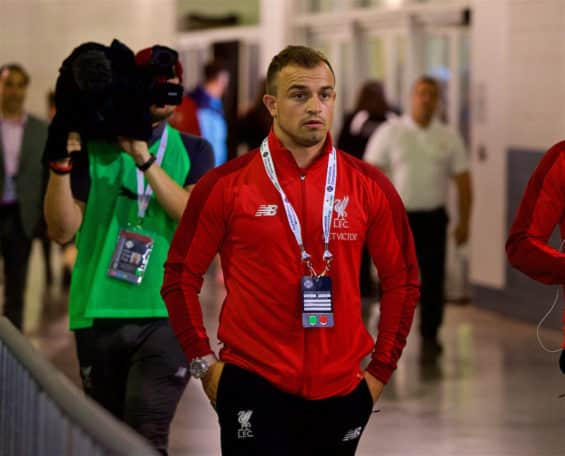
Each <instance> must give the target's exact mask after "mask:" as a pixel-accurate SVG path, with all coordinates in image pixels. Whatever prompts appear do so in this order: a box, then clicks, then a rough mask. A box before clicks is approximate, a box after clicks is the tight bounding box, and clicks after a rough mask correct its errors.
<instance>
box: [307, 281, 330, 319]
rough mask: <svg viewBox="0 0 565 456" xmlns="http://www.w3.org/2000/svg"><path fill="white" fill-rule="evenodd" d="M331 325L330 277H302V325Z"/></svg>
mask: <svg viewBox="0 0 565 456" xmlns="http://www.w3.org/2000/svg"><path fill="white" fill-rule="evenodd" d="M333 325H334V314H333V306H332V279H331V277H328V276H321V277H315V276H305V277H302V326H303V327H304V328H333Z"/></svg>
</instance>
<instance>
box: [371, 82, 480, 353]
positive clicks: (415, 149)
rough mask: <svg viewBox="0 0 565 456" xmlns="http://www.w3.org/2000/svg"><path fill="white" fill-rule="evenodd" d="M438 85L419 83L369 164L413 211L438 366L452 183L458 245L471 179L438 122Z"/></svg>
mask: <svg viewBox="0 0 565 456" xmlns="http://www.w3.org/2000/svg"><path fill="white" fill-rule="evenodd" d="M439 95H440V90H439V85H438V83H437V81H436V80H435V79H433V78H430V77H427V76H422V77H420V78H419V79H417V80H416V82H415V83H414V86H413V88H412V94H411V110H410V113H409V114H407V115H404V116H403V117H401V118H398V119H391V120H390V121H388V122H387V123H385V124H384V125H382V126H381V127H380V128H379V129H377V131H376V132H375V133H374V134H373V135H372V137H371V138H370V139H369V142H368V144H367V148H366V150H365V155H364V159H365V161H367V162H369V163H371V164H373V165H375V166H378V167H379V168H381V169H383V170H384V171H385V172H386V173H387V174H388V176H389V177H390V178H391V180H392V182H393V184H394V186H395V187H396V189H397V191H398V193H399V194H400V196H401V198H402V201H403V203H404V205H405V207H406V210H407V212H408V218H409V221H410V227H411V229H412V233H413V235H414V241H415V243H416V253H417V256H418V263H419V266H420V274H421V281H422V288H421V296H420V334H421V336H422V352H421V361H422V362H426V363H427V362H435V361H436V360H437V358H438V357H439V355H441V352H442V346H441V344H440V343H439V341H438V331H439V328H440V326H441V322H442V318H443V290H444V279H445V251H446V237H447V234H446V232H447V214H446V210H445V205H446V202H447V201H446V198H447V190H448V185H449V180H450V179H453V180H454V182H455V184H456V187H457V193H458V210H459V217H458V223H457V227H456V229H455V232H454V236H455V242H456V244H457V245H461V244H464V243H465V242H466V241H467V239H468V236H469V216H470V210H471V179H470V174H469V163H468V158H467V154H466V151H465V148H464V145H463V141H462V140H461V138H460V136H459V135H458V134H457V133H456V132H454V131H452V130H451V129H449V128H448V127H447V126H446V125H444V124H442V123H440V122H439V121H438V120H437V119H435V118H434V114H435V111H436V108H437V105H438V101H439Z"/></svg>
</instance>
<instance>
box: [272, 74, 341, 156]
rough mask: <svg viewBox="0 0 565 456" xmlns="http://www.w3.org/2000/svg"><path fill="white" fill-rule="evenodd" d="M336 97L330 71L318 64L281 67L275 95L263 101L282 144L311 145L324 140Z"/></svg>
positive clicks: (330, 123)
mask: <svg viewBox="0 0 565 456" xmlns="http://www.w3.org/2000/svg"><path fill="white" fill-rule="evenodd" d="M335 96H336V94H335V80H334V77H333V74H332V72H331V71H330V69H329V68H328V66H327V65H326V64H325V63H321V64H320V65H318V66H317V67H315V68H303V67H300V66H296V65H289V66H286V67H284V68H283V69H282V70H281V71H280V73H279V74H278V75H277V79H276V95H265V96H264V98H263V100H264V102H265V105H266V106H267V109H268V110H269V112H270V113H271V115H272V116H273V122H274V126H275V130H276V132H277V134H278V135H281V136H282V137H280V138H279V139H281V140H282V141H283V143H285V145H287V146H292V145H293V144H294V145H298V146H302V147H311V146H314V145H316V144H319V143H320V142H323V141H325V139H326V136H327V133H328V130H329V129H330V127H331V125H332V120H333V112H334V106H335ZM285 140H286V141H285ZM289 141H290V142H289Z"/></svg>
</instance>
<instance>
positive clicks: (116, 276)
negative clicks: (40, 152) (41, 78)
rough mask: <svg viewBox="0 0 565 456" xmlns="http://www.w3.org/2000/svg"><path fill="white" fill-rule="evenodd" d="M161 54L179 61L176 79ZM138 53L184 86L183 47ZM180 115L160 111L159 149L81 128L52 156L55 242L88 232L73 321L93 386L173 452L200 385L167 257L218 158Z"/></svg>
mask: <svg viewBox="0 0 565 456" xmlns="http://www.w3.org/2000/svg"><path fill="white" fill-rule="evenodd" d="M157 51H159V52H160V53H161V54H162V53H163V52H170V55H171V56H173V58H172V59H171V60H169V61H171V62H173V63H172V64H171V66H170V67H168V68H166V70H167V71H166V72H165V74H159V72H158V71H160V70H159V68H161V70H162V69H163V66H162V64H161V65H160V66H156V65H155V64H154V62H155V61H156V60H158V58H157V57H156V55H155V54H156V53H157ZM161 57H162V55H161ZM165 57H167V56H165ZM135 60H136V63H137V65H138V67H139V68H140V69H142V70H143V71H147V72H148V73H150V74H152V75H153V77H154V78H155V79H157V80H158V81H161V82H165V81H166V82H170V83H173V84H179V83H180V81H181V78H182V67H181V65H180V62H178V59H177V54H176V52H175V51H172V50H170V49H168V48H163V47H159V48H157V47H153V48H148V49H144V50H143V51H140V52H139V53H138V54H137V55H136V58H135ZM161 62H162V60H161ZM171 67H172V68H171ZM156 68H157V70H156ZM171 70H172V73H171ZM171 74H172V75H173V76H174V77H172V78H171V77H170V75H171ZM174 110H175V106H172V105H165V106H162V107H158V106H156V105H153V106H151V108H150V111H151V115H152V119H153V134H152V137H151V139H150V141H149V144H147V143H146V142H144V141H139V140H134V139H131V138H123V137H120V138H119V140H118V143H119V145H116V144H111V143H109V142H102V141H97V142H95V141H87V142H86V144H82V143H81V138H80V135H78V134H77V133H75V132H71V133H69V134H68V140H67V148H66V149H67V154H66V157H65V158H62V159H57V160H54V161H50V168H51V171H50V176H49V183H48V187H47V194H46V197H45V214H46V219H47V224H48V229H49V233H50V235H51V237H52V238H53V239H54V240H56V241H57V242H59V243H61V244H63V243H65V242H67V241H69V240H70V239H72V237H73V236H74V235H75V233H78V234H77V248H78V256H77V260H76V265H75V268H74V270H73V275H72V281H71V290H70V297H69V317H70V327H71V330H73V331H74V332H75V338H76V344H77V352H78V359H79V364H80V374H81V378H82V383H83V386H84V389H85V392H86V393H87V394H88V395H89V396H91V397H92V398H93V399H95V400H96V401H97V402H98V403H100V404H101V405H102V406H104V407H105V408H106V409H108V410H109V411H110V412H111V413H113V414H114V415H115V416H116V417H117V418H119V419H121V420H123V421H125V422H126V423H127V424H129V425H130V426H131V427H133V428H134V429H135V430H136V431H137V432H139V433H140V434H141V435H143V436H144V437H145V438H147V439H148V440H149V441H150V442H151V443H152V444H153V445H154V447H155V448H156V449H157V450H159V451H160V452H161V453H162V454H167V442H168V434H169V427H170V423H171V421H172V418H173V416H174V413H175V410H176V407H177V404H178V401H179V400H180V397H181V395H182V393H183V391H184V389H185V386H186V384H187V382H188V380H189V373H188V368H187V362H186V359H185V356H184V354H183V352H182V350H181V349H180V347H179V345H178V342H177V340H176V339H175V336H174V334H173V332H172V330H171V328H170V326H169V321H168V314H167V309H166V307H165V305H164V303H163V301H162V299H161V297H160V295H159V290H160V287H161V282H162V278H163V272H164V271H163V263H164V261H165V259H166V255H167V252H168V250H169V245H170V242H171V239H172V236H173V234H174V232H175V229H176V226H177V223H178V221H179V219H180V218H181V215H182V213H183V211H184V208H185V206H186V203H187V201H188V198H189V196H190V192H191V190H192V188H193V186H194V184H195V183H196V181H197V180H198V179H199V178H200V177H201V176H202V175H203V174H204V173H205V172H206V171H207V170H208V169H211V168H212V167H213V163H214V157H213V152H212V149H211V147H210V145H209V144H208V143H207V142H206V141H205V140H203V139H201V138H197V137H195V136H190V135H185V134H181V133H180V132H178V131H177V130H175V129H174V128H172V127H171V126H170V125H168V123H167V119H168V118H169V116H170V115H171V114H172V113H173V111H174ZM83 146H86V147H83ZM85 148H86V149H87V153H86V151H84V150H83V149H85ZM47 155H48V158H49V156H50V157H59V156H60V153H57V152H53V153H50V151H47Z"/></svg>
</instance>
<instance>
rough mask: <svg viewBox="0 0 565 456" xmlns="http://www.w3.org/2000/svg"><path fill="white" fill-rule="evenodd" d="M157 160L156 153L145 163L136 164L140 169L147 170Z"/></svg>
mask: <svg viewBox="0 0 565 456" xmlns="http://www.w3.org/2000/svg"><path fill="white" fill-rule="evenodd" d="M155 160H157V158H156V157H155V155H151V156H149V158H148V159H147V161H146V162H145V163H142V164H141V165H138V164H136V165H135V166H137V169H139V170H140V171H143V172H145V171H147V170H148V169H149V167H150V166H151V165H152V164H153V163H155Z"/></svg>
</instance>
